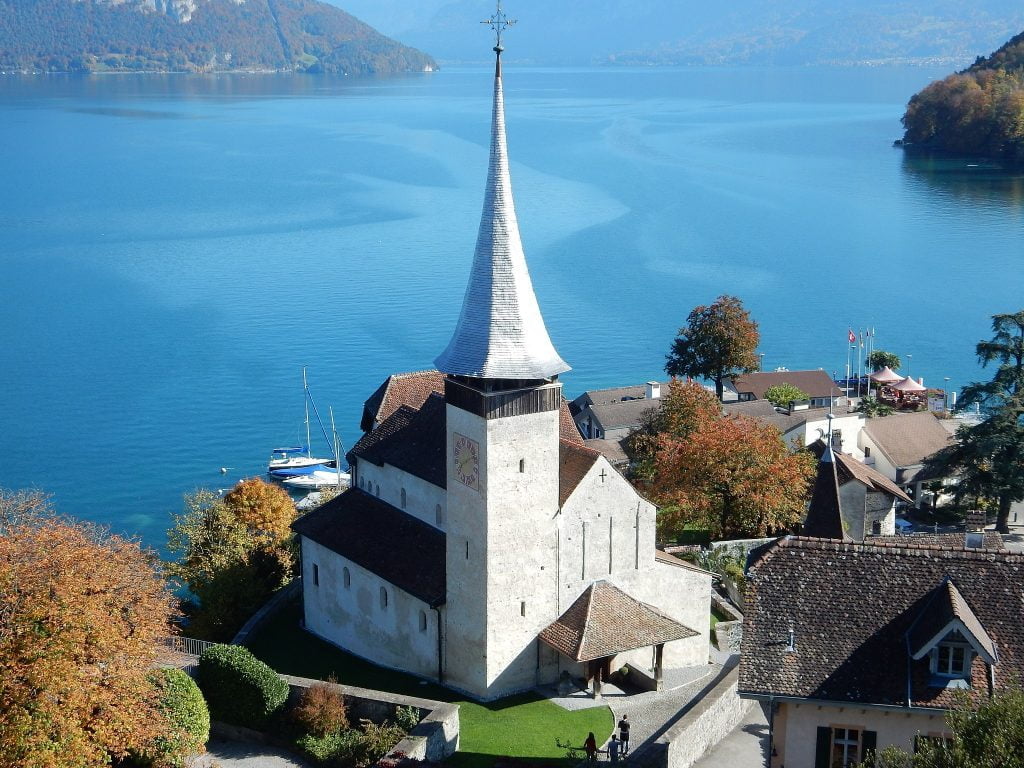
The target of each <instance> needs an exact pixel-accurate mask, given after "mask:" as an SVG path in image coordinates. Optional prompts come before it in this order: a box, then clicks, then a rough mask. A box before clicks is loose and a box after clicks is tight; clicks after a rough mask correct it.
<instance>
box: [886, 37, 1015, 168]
mask: <svg viewBox="0 0 1024 768" xmlns="http://www.w3.org/2000/svg"><path fill="white" fill-rule="evenodd" d="M903 126H904V128H905V129H906V133H905V134H904V136H903V142H904V144H905V145H907V146H912V147H922V148H926V149H935V150H941V151H943V152H951V153H955V154H963V155H974V156H978V157H987V158H991V159H993V160H998V161H1002V162H1006V163H1010V164H1015V165H1019V164H1022V163H1024V32H1022V33H1021V34H1019V35H1016V36H1015V37H1013V38H1011V39H1010V40H1009V41H1008V42H1007V43H1006V44H1005V45H1003V46H1002V47H1001V48H999V50H997V51H995V52H994V53H992V54H991V55H990V56H987V57H979V58H978V59H977V61H975V62H974V64H972V65H971V66H970V67H968V68H967V69H965V70H963V71H962V72H958V73H956V74H953V75H950V76H949V77H946V78H945V79H943V80H938V81H936V82H934V83H932V84H931V85H929V86H928V87H926V88H925V89H924V90H922V91H921V92H920V93H917V94H915V95H914V96H913V97H912V98H911V99H910V103H909V104H908V105H907V112H906V114H905V115H904V116H903Z"/></svg>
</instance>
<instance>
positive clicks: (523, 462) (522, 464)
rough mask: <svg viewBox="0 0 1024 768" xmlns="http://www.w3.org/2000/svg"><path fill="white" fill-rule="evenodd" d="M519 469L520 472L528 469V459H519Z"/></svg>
mask: <svg viewBox="0 0 1024 768" xmlns="http://www.w3.org/2000/svg"><path fill="white" fill-rule="evenodd" d="M519 471H520V472H525V471H526V459H520V460H519Z"/></svg>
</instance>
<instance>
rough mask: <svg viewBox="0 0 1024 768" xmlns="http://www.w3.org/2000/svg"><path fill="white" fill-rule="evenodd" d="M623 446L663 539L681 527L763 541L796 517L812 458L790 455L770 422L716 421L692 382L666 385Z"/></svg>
mask: <svg viewBox="0 0 1024 768" xmlns="http://www.w3.org/2000/svg"><path fill="white" fill-rule="evenodd" d="M626 447H627V452H629V454H630V458H631V461H632V462H633V466H634V470H633V472H634V475H633V477H634V482H636V483H637V484H638V485H640V486H641V487H642V488H643V489H644V491H645V492H646V493H647V494H649V495H650V496H651V498H652V499H653V500H654V501H656V502H657V503H658V504H659V506H661V510H660V511H659V513H658V532H659V537H660V538H662V539H663V540H668V539H672V538H675V537H676V536H677V535H678V534H679V532H680V531H682V530H683V528H685V527H686V526H687V525H691V526H693V525H696V526H700V527H702V528H707V529H708V530H710V531H711V532H712V535H713V536H718V537H723V538H727V537H735V536H745V535H751V536H764V535H767V534H768V533H771V532H774V531H778V530H784V529H787V528H790V527H792V526H793V524H794V523H797V522H799V521H800V520H801V519H802V518H803V514H804V503H805V500H806V494H807V489H808V485H809V482H810V479H811V477H812V475H813V473H814V468H815V461H814V459H813V457H811V455H810V454H809V453H807V452H806V451H800V452H798V453H792V454H791V453H790V452H789V450H788V449H787V447H786V444H785V442H784V441H783V439H782V436H781V435H780V434H779V431H778V429H776V428H775V427H774V426H772V425H770V424H764V423H762V422H759V421H756V420H754V419H749V418H746V417H729V416H723V415H722V411H721V405H720V404H719V402H718V401H717V399H716V398H715V396H714V395H712V394H711V393H710V392H709V391H708V390H706V389H705V388H704V387H702V386H700V385H699V384H696V383H693V382H673V384H672V385H671V386H670V388H669V392H668V394H667V395H666V396H665V397H663V398H662V406H661V408H660V409H659V410H658V411H657V412H655V413H651V414H650V415H649V416H648V417H647V418H646V420H645V422H644V423H643V424H641V426H640V427H638V428H637V429H636V430H634V431H633V432H632V433H631V434H630V436H629V438H628V439H627V441H626Z"/></svg>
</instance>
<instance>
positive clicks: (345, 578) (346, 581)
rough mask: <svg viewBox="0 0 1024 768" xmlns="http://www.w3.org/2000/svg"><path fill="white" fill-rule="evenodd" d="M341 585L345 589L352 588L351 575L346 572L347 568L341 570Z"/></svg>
mask: <svg viewBox="0 0 1024 768" xmlns="http://www.w3.org/2000/svg"><path fill="white" fill-rule="evenodd" d="M341 583H342V584H343V585H344V587H345V589H348V588H349V587H351V586H352V574H351V573H349V572H348V566H345V567H344V568H342V569H341Z"/></svg>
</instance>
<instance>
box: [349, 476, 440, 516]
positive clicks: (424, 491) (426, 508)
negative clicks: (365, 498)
mask: <svg viewBox="0 0 1024 768" xmlns="http://www.w3.org/2000/svg"><path fill="white" fill-rule="evenodd" d="M356 474H357V477H356V485H357V486H358V487H360V488H363V489H364V490H367V491H368V492H369V493H372V494H373V495H375V496H376V495H377V486H378V485H379V486H380V498H381V499H382V500H384V501H386V502H387V503H388V504H390V505H391V506H393V507H395V508H397V509H401V510H402V511H403V512H405V513H406V514H408V515H411V516H412V517H415V518H416V519H418V520H422V521H423V522H425V523H427V524H429V525H432V526H434V527H435V528H438V529H440V530H442V531H443V530H445V524H444V520H445V517H446V514H445V508H446V506H447V503H448V498H447V494H446V493H445V490H444V488H438V487H437V486H436V485H433V484H432V483H428V482H427V481H426V480H423V479H422V478H419V477H416V475H411V474H409V473H408V472H404V471H402V470H401V469H398V468H397V467H393V466H391V465H390V464H385V465H384V466H383V467H378V466H377V465H376V464H373V463H372V462H369V461H360V462H359V463H358V465H357V473H356ZM363 480H365V482H367V483H370V484H371V487H370V488H369V489H368V488H366V487H365V486H364V485H362V484H361V481H363ZM403 490H404V491H405V505H404V506H403V505H402V491H403ZM438 507H440V508H441V522H440V523H438V515H437V509H438Z"/></svg>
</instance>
